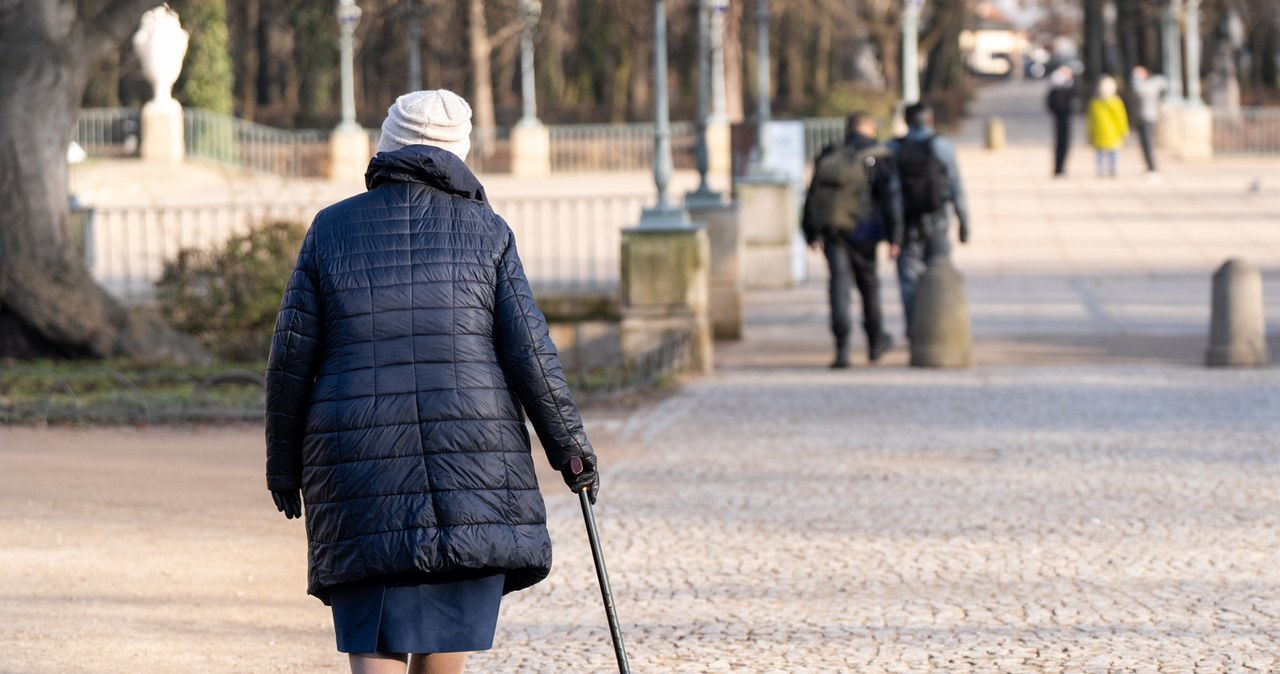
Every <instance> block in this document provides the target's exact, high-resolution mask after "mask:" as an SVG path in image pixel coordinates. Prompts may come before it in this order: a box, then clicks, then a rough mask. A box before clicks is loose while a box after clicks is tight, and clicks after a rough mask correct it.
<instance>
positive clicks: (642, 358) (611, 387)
mask: <svg viewBox="0 0 1280 674" xmlns="http://www.w3.org/2000/svg"><path fill="white" fill-rule="evenodd" d="M693 345H694V339H693V335H692V334H691V333H690V332H688V331H685V330H676V331H672V332H669V333H667V334H666V335H665V336H663V338H662V340H661V341H660V342H659V344H658V346H656V347H654V348H653V349H652V350H650V351H647V352H645V353H641V354H639V355H636V356H632V357H630V358H623V359H621V360H620V361H618V362H615V363H609V364H607V365H601V366H598V367H593V368H589V369H578V370H570V371H568V372H566V373H565V376H566V379H567V380H568V383H569V388H570V390H571V391H572V392H573V397H574V399H576V400H577V401H578V402H579V403H580V404H583V405H589V404H592V403H599V402H604V401H609V400H617V399H619V398H623V397H626V396H630V395H636V394H639V393H643V392H645V391H652V390H654V389H657V388H660V387H662V386H664V385H665V384H667V383H669V381H670V380H672V379H674V377H675V376H676V375H678V374H680V373H682V372H687V371H688V370H689V368H690V366H691V365H692V363H693Z"/></svg>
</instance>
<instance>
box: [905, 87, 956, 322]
mask: <svg viewBox="0 0 1280 674" xmlns="http://www.w3.org/2000/svg"><path fill="white" fill-rule="evenodd" d="M905 117H906V122H907V135H905V136H903V137H902V138H896V139H894V140H893V141H891V142H890V143H889V148H890V150H891V151H892V152H893V158H894V162H895V164H896V166H897V169H898V177H899V179H900V180H901V182H902V212H903V222H904V227H903V228H902V230H900V232H899V231H893V232H890V238H889V256H890V257H893V258H895V259H896V260H897V261H898V285H899V286H900V288H901V290H902V312H903V317H904V319H905V320H906V324H907V339H911V312H912V311H914V309H915V299H916V285H917V284H918V283H919V282H920V277H921V276H923V275H924V272H925V270H926V269H927V268H928V266H929V264H930V263H932V262H933V260H934V259H935V258H940V257H945V256H947V255H950V254H951V239H950V236H949V234H948V230H949V229H950V227H951V214H950V212H949V209H948V208H947V207H948V206H950V207H951V209H950V210H954V211H955V214H956V220H957V221H958V223H959V226H960V227H959V229H960V232H959V233H960V243H968V241H969V202H968V200H967V199H966V198H965V192H964V185H963V184H962V183H961V182H960V167H959V164H958V163H957V162H956V150H955V147H954V146H952V145H951V143H950V142H949V141H948V140H947V139H945V138H943V137H941V136H939V135H938V134H937V133H936V132H935V131H934V130H933V109H932V108H930V107H929V105H928V104H927V103H913V104H911V105H909V106H907V109H906V112H905Z"/></svg>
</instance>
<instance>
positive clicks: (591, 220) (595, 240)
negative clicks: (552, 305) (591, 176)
mask: <svg viewBox="0 0 1280 674" xmlns="http://www.w3.org/2000/svg"><path fill="white" fill-rule="evenodd" d="M652 201H653V199H652V197H649V196H646V195H639V194H628V195H592V196H583V197H569V198H566V197H516V198H494V199H493V207H494V210H495V211H496V212H497V213H498V214H499V215H501V216H502V217H503V219H504V220H506V221H507V224H509V225H510V226H511V231H512V232H514V233H515V236H516V246H517V247H518V248H519V252H520V259H521V260H522V261H523V262H524V267H525V273H526V274H528V276H529V284H530V285H531V286H532V287H533V289H534V291H535V292H556V293H573V292H599V291H611V290H614V289H616V288H617V287H618V276H619V270H620V267H621V251H622V230H623V229H625V228H627V227H634V226H635V225H636V224H637V223H638V222H639V220H640V211H641V209H642V208H644V207H645V206H651V205H652Z"/></svg>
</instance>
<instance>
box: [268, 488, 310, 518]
mask: <svg viewBox="0 0 1280 674" xmlns="http://www.w3.org/2000/svg"><path fill="white" fill-rule="evenodd" d="M271 498H272V499H274V500H275V502H276V509H277V510H279V511H280V512H282V513H284V516H285V519H290V520H291V519H294V518H296V517H302V492H300V491H299V490H297V489H281V490H279V491H277V490H274V489H273V490H272V491H271Z"/></svg>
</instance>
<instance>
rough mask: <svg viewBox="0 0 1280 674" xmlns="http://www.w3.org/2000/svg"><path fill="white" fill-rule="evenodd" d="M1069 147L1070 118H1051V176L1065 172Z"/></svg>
mask: <svg viewBox="0 0 1280 674" xmlns="http://www.w3.org/2000/svg"><path fill="white" fill-rule="evenodd" d="M1070 147H1071V116H1070V115H1054V116H1053V175H1055V176H1060V175H1063V174H1065V173H1066V172H1067V150H1068V149H1069V148H1070Z"/></svg>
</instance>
